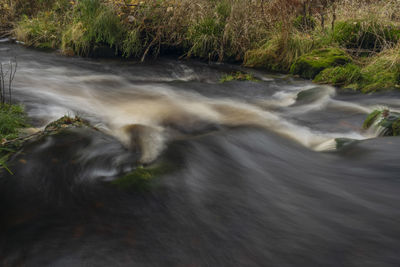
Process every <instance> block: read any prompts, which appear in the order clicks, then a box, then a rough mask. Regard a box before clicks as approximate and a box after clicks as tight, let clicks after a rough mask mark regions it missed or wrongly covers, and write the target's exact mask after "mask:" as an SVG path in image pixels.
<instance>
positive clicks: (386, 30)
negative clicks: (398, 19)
mask: <svg viewBox="0 0 400 267" xmlns="http://www.w3.org/2000/svg"><path fill="white" fill-rule="evenodd" d="M333 38H334V40H335V41H337V42H338V43H339V44H340V45H342V46H344V47H346V48H348V49H354V50H355V51H357V50H360V49H361V50H367V51H370V52H379V51H382V49H383V48H385V47H388V46H389V47H390V46H393V45H395V44H397V42H398V40H399V38H400V29H398V28H397V27H395V26H394V25H392V24H384V23H380V22H379V21H377V20H373V19H372V20H371V19H365V20H349V21H340V22H338V23H337V24H336V25H335V30H334V32H333ZM361 52H363V51H361Z"/></svg>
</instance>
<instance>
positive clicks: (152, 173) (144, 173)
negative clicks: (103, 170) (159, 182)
mask: <svg viewBox="0 0 400 267" xmlns="http://www.w3.org/2000/svg"><path fill="white" fill-rule="evenodd" d="M172 169H173V168H172V166H171V165H170V164H168V163H159V164H157V165H152V166H148V167H143V166H141V165H140V166H138V167H136V168H135V169H134V170H133V171H131V172H129V173H127V174H125V175H124V176H122V177H120V178H118V179H116V180H114V181H113V182H111V183H112V184H113V185H116V186H118V187H119V188H121V189H128V190H134V191H139V192H140V191H148V190H150V188H151V187H152V186H153V185H154V180H155V179H156V178H157V177H159V176H161V175H163V174H165V173H167V172H169V171H171V170H172Z"/></svg>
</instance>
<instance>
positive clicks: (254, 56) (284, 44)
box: [244, 33, 321, 72]
mask: <svg viewBox="0 0 400 267" xmlns="http://www.w3.org/2000/svg"><path fill="white" fill-rule="evenodd" d="M320 45H321V44H320V40H316V39H314V36H310V35H304V34H301V33H296V34H291V35H289V36H281V35H280V34H274V36H273V37H271V39H270V40H269V41H268V42H267V43H265V44H264V45H263V46H261V47H260V48H257V49H253V50H249V51H248V52H247V53H246V55H245V58H244V65H245V66H247V67H262V68H266V69H268V70H270V71H274V72H287V71H289V69H290V66H291V65H292V64H293V62H295V61H296V60H297V59H298V58H299V57H300V56H302V55H304V54H306V53H309V52H310V51H311V50H312V49H314V48H318V47H320Z"/></svg>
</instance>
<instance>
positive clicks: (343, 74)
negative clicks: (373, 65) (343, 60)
mask: <svg viewBox="0 0 400 267" xmlns="http://www.w3.org/2000/svg"><path fill="white" fill-rule="evenodd" d="M361 79H362V75H361V68H360V67H359V66H357V65H355V64H353V63H349V64H346V65H344V66H337V67H333V68H327V69H324V70H323V71H321V72H320V73H319V74H318V75H317V76H316V77H315V79H314V81H315V82H318V83H329V84H332V85H335V86H340V87H347V88H348V87H350V88H352V87H353V86H356V84H357V83H358V82H359V81H360V80H361Z"/></svg>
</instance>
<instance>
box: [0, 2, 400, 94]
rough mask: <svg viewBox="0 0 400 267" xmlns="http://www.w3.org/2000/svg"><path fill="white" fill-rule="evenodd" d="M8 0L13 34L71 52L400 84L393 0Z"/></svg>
mask: <svg viewBox="0 0 400 267" xmlns="http://www.w3.org/2000/svg"><path fill="white" fill-rule="evenodd" d="M2 2H3V4H2V6H1V8H0V13H2V14H3V18H4V20H7V21H8V22H7V23H6V22H4V23H3V24H2V25H6V26H7V25H8V28H9V29H10V30H9V31H8V32H9V33H10V34H12V35H14V36H15V37H16V38H17V39H18V40H19V41H22V42H24V43H25V45H26V46H30V47H38V48H46V49H48V48H49V49H59V50H60V51H61V53H63V54H64V55H80V56H95V57H98V56H118V57H125V58H131V57H132V58H137V59H140V60H142V61H144V60H145V59H147V58H149V57H157V56H159V55H163V54H176V55H177V56H178V57H181V58H189V57H195V58H200V59H203V60H209V61H221V62H238V63H242V64H243V65H244V66H247V67H255V68H263V69H266V70H268V71H273V72H279V73H292V74H294V75H299V76H300V77H303V78H306V79H313V80H314V81H315V82H318V83H325V84H332V85H334V86H337V87H341V88H346V89H350V90H357V91H362V92H364V93H370V92H376V91H385V90H399V88H400V59H399V54H400V45H399V38H400V28H399V25H400V18H399V17H398V15H397V14H398V12H397V11H398V10H400V4H399V3H397V2H396V1H375V2H373V3H370V2H371V1H362V0H351V1H349V0H340V1H339V0H338V1H325V2H326V3H325V2H324V1H300V0H291V1H289V0H285V1H277V0H276V1H268V2H267V3H264V1H252V2H251V3H249V2H247V1H230V0H224V1H211V0H196V1H186V0H184V1H152V0H147V1H128V0H125V1H121V0H120V1H116V0H79V1H67V0H57V1H31V2H30V4H29V5H26V4H23V3H22V2H21V1H8V0H2ZM8 2H10V3H8ZM20 2H21V3H20ZM323 2H324V3H325V4H324V3H323ZM7 3H8V4H7ZM12 3H13V4H12ZM10 21H12V22H13V23H9V22H10ZM337 56H339V60H337V58H336V57H337Z"/></svg>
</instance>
